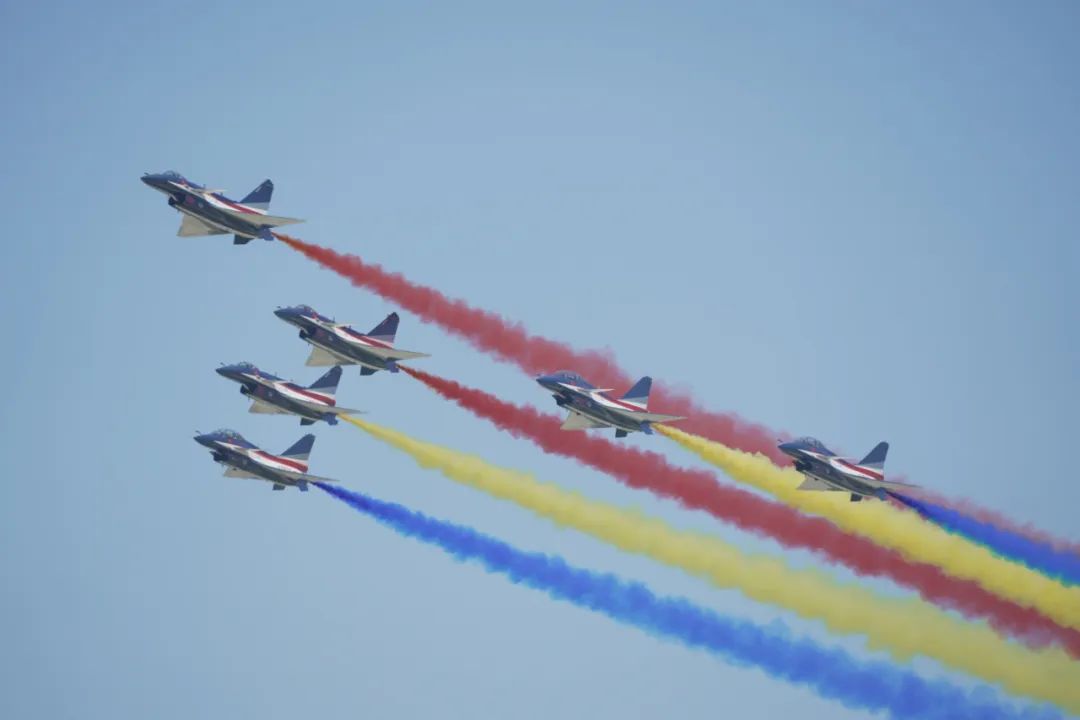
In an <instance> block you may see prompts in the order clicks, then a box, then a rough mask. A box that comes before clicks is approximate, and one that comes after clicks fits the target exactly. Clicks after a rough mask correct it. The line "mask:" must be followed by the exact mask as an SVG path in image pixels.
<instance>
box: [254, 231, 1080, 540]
mask: <svg viewBox="0 0 1080 720" xmlns="http://www.w3.org/2000/svg"><path fill="white" fill-rule="evenodd" d="M274 237H276V238H277V239H278V240H280V241H281V242H283V243H285V244H286V245H288V246H289V247H291V248H292V249H294V250H296V251H297V252H299V253H301V254H303V255H304V256H306V257H307V258H309V259H311V260H313V261H315V262H317V263H319V264H320V265H322V266H323V267H325V268H327V269H330V270H333V271H334V272H336V273H338V274H339V275H341V276H342V277H344V278H346V279H347V280H349V281H350V282H352V284H354V285H356V286H357V287H362V288H365V289H367V290H370V291H371V292H374V293H375V294H376V295H379V296H380V297H383V298H385V299H387V300H391V301H393V302H395V303H397V304H399V305H400V306H401V307H403V308H405V309H406V310H408V311H410V312H412V313H414V314H416V315H417V316H418V317H419V318H420V319H421V320H423V321H424V322H430V323H434V324H435V325H438V326H439V327H440V328H442V329H443V330H445V331H447V332H449V333H451V334H453V335H456V336H457V337H459V338H462V339H464V340H465V341H466V342H468V343H469V344H471V345H472V346H473V347H475V348H477V349H478V350H481V351H483V352H486V353H488V354H490V355H493V356H494V357H496V358H498V359H500V360H502V361H504V362H508V363H512V364H514V365H517V366H518V367H519V368H521V369H522V370H524V371H526V372H528V373H530V374H537V373H543V372H551V371H553V370H558V369H563V368H565V369H571V370H574V371H576V372H578V373H580V374H582V375H584V376H586V377H589V378H592V379H593V381H594V382H598V383H599V384H601V385H603V386H605V387H616V388H623V387H629V386H630V384H631V383H632V382H633V380H634V378H631V377H630V375H629V374H628V373H626V372H624V371H623V370H622V369H621V368H619V367H618V365H617V363H616V362H615V359H614V357H613V356H612V355H611V353H610V352H603V353H601V352H596V351H581V350H575V349H573V348H571V347H570V346H569V345H567V344H565V343H560V342H556V341H554V340H549V339H547V338H543V337H539V336H536V335H531V334H529V333H528V332H527V331H526V330H525V328H524V326H523V325H522V324H521V323H517V322H513V321H511V320H508V319H506V318H504V317H502V316H501V315H499V314H497V313H493V312H490V311H486V310H481V309H478V308H474V307H472V306H471V305H469V304H468V303H466V302H465V301H463V300H458V299H452V298H448V297H447V296H446V295H444V294H442V293H440V292H439V291H437V290H435V289H434V288H430V287H426V286H424V285H419V284H417V283H413V282H411V281H409V280H408V279H407V278H405V277H404V276H403V275H401V274H400V273H393V272H389V271H387V270H385V269H383V268H382V267H381V266H379V265H377V264H374V263H368V262H365V261H364V260H363V258H360V257H358V256H356V255H349V254H344V253H338V252H336V251H334V250H331V249H329V248H325V247H321V246H319V245H314V244H311V243H307V242H304V241H303V240H300V239H298V238H294V237H291V236H289V235H285V234H282V233H274ZM652 404H653V407H654V408H656V409H657V410H658V411H659V412H665V413H671V414H676V415H685V416H687V419H686V420H684V421H682V422H681V423H680V427H682V428H684V429H685V430H686V431H688V432H691V433H694V434H697V435H701V436H703V437H706V438H710V439H712V440H715V441H717V442H722V443H724V444H725V445H727V446H729V447H733V448H738V449H740V450H744V451H746V452H754V453H761V454H762V455H765V456H766V457H768V458H771V459H772V460H773V461H774V462H775V463H777V464H778V465H782V466H786V465H787V464H788V463H789V460H788V458H787V456H785V455H784V454H783V453H782V452H780V451H779V450H778V449H777V447H776V443H775V438H776V436H777V433H775V432H773V431H771V430H769V429H768V428H766V427H764V426H762V425H758V424H755V423H751V422H748V421H746V420H743V419H742V418H739V417H738V416H736V415H734V414H732V413H718V412H712V411H709V410H707V409H705V408H702V407H700V406H699V405H698V404H697V403H696V402H694V400H693V399H692V398H691V397H689V396H688V395H686V394H685V393H682V392H678V391H675V390H673V389H671V388H669V387H666V386H665V385H664V384H663V383H662V382H656V383H654V385H653V393H652ZM981 512H982V515H981V516H983V517H985V518H986V519H987V521H993V519H992V518H993V517H994V516H992V515H991V514H989V511H981ZM996 524H999V523H996ZM1009 527H1012V529H1013V531H1014V532H1017V533H1023V534H1028V530H1027V528H1024V527H1020V526H1017V525H1015V524H1012V523H1010V524H1009ZM1029 537H1032V539H1033V540H1035V541H1039V542H1042V541H1044V540H1043V538H1046V537H1049V536H1047V535H1046V534H1045V533H1038V534H1037V535H1035V536H1031V535H1029ZM1054 543H1055V544H1057V545H1061V546H1066V545H1067V546H1069V547H1073V548H1075V549H1077V550H1080V546H1076V545H1075V544H1070V543H1066V542H1065V541H1063V540H1054Z"/></svg>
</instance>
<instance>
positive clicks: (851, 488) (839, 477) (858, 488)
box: [810, 468, 874, 497]
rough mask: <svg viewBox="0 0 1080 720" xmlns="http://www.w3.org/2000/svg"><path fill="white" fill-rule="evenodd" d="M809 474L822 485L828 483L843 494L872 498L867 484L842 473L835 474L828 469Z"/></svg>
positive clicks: (872, 492) (872, 489)
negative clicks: (849, 493)
mask: <svg viewBox="0 0 1080 720" xmlns="http://www.w3.org/2000/svg"><path fill="white" fill-rule="evenodd" d="M810 474H811V475H813V476H814V477H816V478H817V479H818V480H821V481H822V482H824V483H828V484H829V485H832V486H833V487H835V488H837V489H838V490H843V491H845V492H851V493H855V494H856V495H866V496H870V497H872V496H873V495H874V488H873V487H872V486H870V485H869V484H867V483H863V482H861V481H859V480H856V479H855V478H852V477H848V476H847V475H844V474H843V473H840V472H837V471H835V470H833V469H832V468H829V469H828V470H826V471H825V472H823V473H818V472H814V471H813V470H811V471H810Z"/></svg>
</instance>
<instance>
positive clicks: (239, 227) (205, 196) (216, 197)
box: [142, 170, 304, 245]
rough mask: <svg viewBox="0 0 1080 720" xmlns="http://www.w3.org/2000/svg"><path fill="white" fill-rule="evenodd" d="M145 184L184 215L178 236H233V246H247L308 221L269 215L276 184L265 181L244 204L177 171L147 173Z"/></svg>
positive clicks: (246, 198)
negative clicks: (272, 230)
mask: <svg viewBox="0 0 1080 720" xmlns="http://www.w3.org/2000/svg"><path fill="white" fill-rule="evenodd" d="M142 181H143V182H144V183H146V184H147V185H149V186H150V187H152V188H154V189H155V190H157V191H159V192H163V193H165V194H166V195H168V196H169V205H170V206H171V207H174V208H176V209H177V210H178V211H179V212H181V213H183V215H184V219H183V221H182V222H181V223H180V229H179V230H178V231H177V233H176V234H177V235H179V236H180V237H192V236H195V235H227V234H229V233H232V234H233V245H243V244H244V243H246V242H249V241H250V240H251V239H252V238H257V237H260V238H262V239H263V240H273V239H274V236H273V235H272V234H271V233H270V228H275V227H278V226H279V225H292V224H293V223H299V222H304V221H303V220H298V219H296V218H288V217H277V216H275V215H267V214H266V208H267V207H269V206H270V196H271V195H273V194H274V183H272V182H270V181H269V180H264V181H263V183H262V184H261V185H259V187H257V188H255V189H254V190H252V191H251V192H249V193H248V194H247V195H245V196H244V199H243V200H241V201H240V202H236V201H235V200H230V199H229V198H227V197H225V196H224V195H223V194H222V193H223V192H224V191H223V190H211V189H209V188H206V187H204V186H202V185H198V184H196V183H193V182H191V181H190V180H188V179H186V178H185V177H184V176H183V175H181V174H180V173H178V172H174V171H173V170H167V171H166V172H163V173H146V174H145V175H143V176H142Z"/></svg>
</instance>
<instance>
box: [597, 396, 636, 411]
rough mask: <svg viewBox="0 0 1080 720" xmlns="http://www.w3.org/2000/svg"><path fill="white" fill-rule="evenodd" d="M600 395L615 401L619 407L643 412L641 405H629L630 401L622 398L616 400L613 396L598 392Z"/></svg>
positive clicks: (609, 400)
mask: <svg viewBox="0 0 1080 720" xmlns="http://www.w3.org/2000/svg"><path fill="white" fill-rule="evenodd" d="M600 397H602V398H604V399H605V400H607V401H608V402H613V403H615V404H616V405H618V406H619V407H623V408H626V409H627V410H632V411H634V412H645V408H643V407H638V406H637V405H631V404H630V403H628V402H624V401H622V400H616V399H615V398H613V397H608V396H607V395H604V394H603V393H600Z"/></svg>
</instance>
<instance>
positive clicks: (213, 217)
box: [176, 206, 237, 233]
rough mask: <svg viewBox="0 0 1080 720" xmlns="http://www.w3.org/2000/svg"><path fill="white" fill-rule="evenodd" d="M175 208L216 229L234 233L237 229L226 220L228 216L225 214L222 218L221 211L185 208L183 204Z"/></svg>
mask: <svg viewBox="0 0 1080 720" xmlns="http://www.w3.org/2000/svg"><path fill="white" fill-rule="evenodd" d="M176 209H177V210H179V211H180V212H182V213H184V214H185V215H190V216H191V217H193V218H195V219H196V220H199V221H200V222H203V223H206V224H207V225H210V226H211V227H215V228H217V229H218V230H221V231H222V232H225V233H236V232H237V230H236V228H235V227H234V226H233V224H232V223H229V222H227V220H228V217H227V216H225V217H224V218H223V217H222V214H221V213H217V212H214V211H212V210H211V211H209V212H206V211H203V210H201V209H200V210H192V209H191V208H187V207H183V206H178V207H177V208H176Z"/></svg>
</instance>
